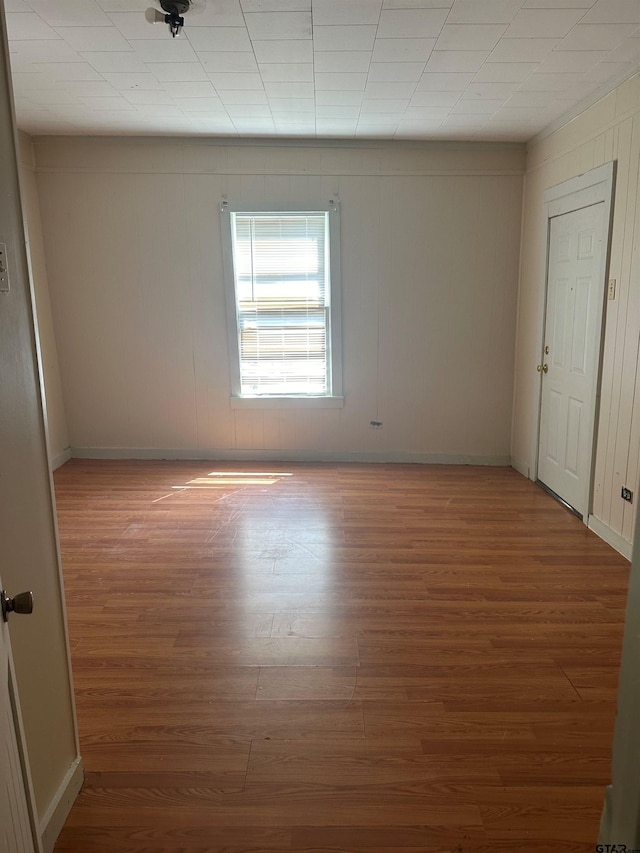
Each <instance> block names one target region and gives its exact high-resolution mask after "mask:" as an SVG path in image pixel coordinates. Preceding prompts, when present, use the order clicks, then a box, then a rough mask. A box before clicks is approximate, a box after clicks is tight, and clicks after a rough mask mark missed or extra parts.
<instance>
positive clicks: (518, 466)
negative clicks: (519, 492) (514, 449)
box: [510, 456, 529, 480]
mask: <svg viewBox="0 0 640 853" xmlns="http://www.w3.org/2000/svg"><path fill="white" fill-rule="evenodd" d="M510 464H511V467H512V468H513V469H514V470H516V471H517V472H518V474H522V476H523V477H526V478H527V480H528V479H529V466H528V465H527V463H526V462H523V461H522V460H521V459H518V458H517V457H515V456H512V457H511V459H510Z"/></svg>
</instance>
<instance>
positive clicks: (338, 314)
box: [220, 196, 344, 408]
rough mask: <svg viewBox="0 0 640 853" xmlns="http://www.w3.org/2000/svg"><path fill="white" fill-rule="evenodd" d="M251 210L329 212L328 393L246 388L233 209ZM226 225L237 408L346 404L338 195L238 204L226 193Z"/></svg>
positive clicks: (231, 368)
mask: <svg viewBox="0 0 640 853" xmlns="http://www.w3.org/2000/svg"><path fill="white" fill-rule="evenodd" d="M232 213H236V214H241V215H246V216H251V215H252V214H254V213H256V214H262V213H273V214H275V215H282V214H287V213H291V214H300V213H309V214H317V213H323V214H325V213H326V214H328V229H327V235H326V236H327V238H328V241H329V305H328V309H329V310H328V326H329V328H328V334H327V338H326V358H327V374H328V380H329V388H328V390H327V393H326V394H255V395H249V394H242V393H241V380H240V347H239V344H238V337H239V324H238V313H237V307H236V306H237V302H236V288H235V264H234V255H233V236H232V226H231V214H232ZM220 224H221V229H222V263H223V272H224V288H225V299H226V313H227V330H228V344H229V372H230V377H231V407H232V408H265V407H266V408H268V407H272V408H297V407H298V406H300V407H302V408H307V407H312V408H341V407H342V404H343V401H344V398H343V396H342V393H343V392H342V287H341V265H340V202H339V200H338V198H337V197H335V196H334V197H333V198H331V199H330V200H329V201H328V202H327V203H325V204H313V205H308V204H296V203H293V202H288V203H277V204H234V203H231V202H230V201H228V200H227V199H226V198H223V200H222V202H221V203H220Z"/></svg>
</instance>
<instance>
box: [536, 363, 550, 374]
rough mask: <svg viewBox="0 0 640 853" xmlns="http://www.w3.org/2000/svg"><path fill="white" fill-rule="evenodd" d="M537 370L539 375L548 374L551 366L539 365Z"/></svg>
mask: <svg viewBox="0 0 640 853" xmlns="http://www.w3.org/2000/svg"><path fill="white" fill-rule="evenodd" d="M536 370H537V371H538V373H540V372H542V373H547V372H548V370H549V365H548V364H539V365H538V366H537V367H536Z"/></svg>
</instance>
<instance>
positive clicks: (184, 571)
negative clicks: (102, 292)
mask: <svg viewBox="0 0 640 853" xmlns="http://www.w3.org/2000/svg"><path fill="white" fill-rule="evenodd" d="M213 472H221V473H213ZM238 472H240V473H238ZM55 481H56V495H57V506H58V515H59V523H60V537H61V544H62V557H63V565H64V575H65V583H66V593H67V603H68V611H69V627H70V634H71V647H72V657H73V668H74V678H75V685H76V698H77V706H78V717H79V726H80V739H81V749H82V755H83V758H84V764H85V768H86V771H87V772H86V784H85V787H84V790H83V791H82V793H81V794H80V797H79V798H78V800H77V802H76V804H75V806H74V807H73V810H72V812H71V815H70V817H69V820H68V821H67V824H66V826H65V828H64V830H63V832H62V834H61V836H60V839H59V841H58V844H57V846H56V853H94V851H95V853H223V851H224V853H259V851H260V853H267V851H268V853H284V851H296V853H347V851H348V853H382V851H385V852H386V853H392V851H398V853H418V851H419V853H436V851H439V853H444V851H447V852H448V851H451V853H587V851H589V853H593V851H594V849H595V841H596V836H597V827H598V822H599V817H600V810H601V806H602V800H603V795H604V787H605V785H606V784H607V783H608V782H609V781H610V778H609V777H610V750H611V738H612V732H613V722H614V715H615V703H616V683H617V673H618V665H619V654H620V648H621V641H622V630H623V622H624V604H625V594H626V584H627V577H628V567H629V564H628V563H627V561H626V560H624V559H623V558H622V557H621V556H619V555H618V554H617V553H616V552H615V551H613V550H612V549H611V548H609V546H607V545H606V544H605V543H604V542H602V541H601V540H600V539H598V538H597V537H596V536H595V535H594V534H593V533H591V532H590V531H588V530H587V529H586V528H585V526H584V525H583V524H582V523H580V522H579V521H578V520H577V519H576V518H574V517H573V516H572V515H570V514H569V513H568V512H567V511H566V510H565V509H563V508H562V507H561V506H560V505H559V504H558V503H556V502H555V501H554V500H553V499H552V498H550V497H549V496H548V495H546V494H545V493H544V492H542V491H541V490H540V489H539V488H537V487H536V486H535V485H533V484H532V483H530V482H529V481H527V480H526V479H524V478H523V477H521V476H520V475H519V474H517V473H516V472H515V471H513V470H511V469H503V468H471V467H439V466H409V465H335V464H318V465H302V464H291V463H273V464H262V463H260V464H258V463H241V464H238V463H233V464H228V463H224V464H221V463H213V462H189V463H183V462H101V461H79V460H75V461H72V462H69V463H68V464H66V465H65V466H64V467H63V468H61V469H59V470H58V471H57V472H56V475H55Z"/></svg>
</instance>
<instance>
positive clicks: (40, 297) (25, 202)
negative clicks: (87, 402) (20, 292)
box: [20, 133, 69, 468]
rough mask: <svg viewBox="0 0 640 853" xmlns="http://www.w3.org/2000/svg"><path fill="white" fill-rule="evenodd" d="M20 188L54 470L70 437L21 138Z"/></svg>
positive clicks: (33, 192) (34, 193) (29, 157)
mask: <svg viewBox="0 0 640 853" xmlns="http://www.w3.org/2000/svg"><path fill="white" fill-rule="evenodd" d="M20 188H21V192H22V206H23V210H24V215H25V230H26V237H27V244H28V245H27V248H28V254H29V260H30V266H31V282H32V286H33V295H34V299H35V320H36V323H37V328H38V343H39V347H38V355H39V358H40V364H41V367H42V375H43V380H44V396H45V404H46V415H47V418H46V419H47V433H48V444H49V457H50V461H51V465H52V467H54V468H55V467H57V465H58V464H59V463H61V462H63V461H65V460H66V459H67V458H68V448H69V434H68V429H67V419H66V415H65V411H64V400H63V398H62V383H61V381H60V368H59V365H58V350H57V347H56V340H55V336H54V331H53V317H52V315H51V302H50V299H49V282H48V277H47V266H46V262H45V257H44V244H43V242H42V224H41V222H40V203H39V200H38V188H37V186H36V176H35V160H34V155H33V144H32V142H31V138H30V137H29V136H27V135H26V134H24V133H21V134H20Z"/></svg>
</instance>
